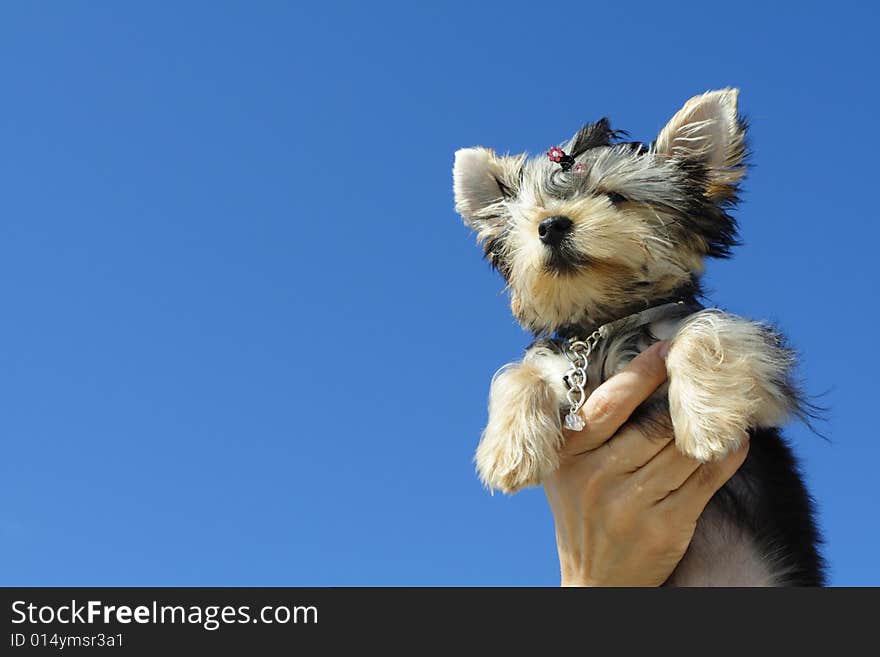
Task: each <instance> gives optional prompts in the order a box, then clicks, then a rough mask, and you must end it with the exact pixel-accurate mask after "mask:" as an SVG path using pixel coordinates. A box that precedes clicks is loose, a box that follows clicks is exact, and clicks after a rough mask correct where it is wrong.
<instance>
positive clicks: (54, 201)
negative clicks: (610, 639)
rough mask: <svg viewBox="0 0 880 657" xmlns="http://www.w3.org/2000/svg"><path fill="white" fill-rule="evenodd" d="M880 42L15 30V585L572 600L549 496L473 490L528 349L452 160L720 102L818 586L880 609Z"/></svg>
mask: <svg viewBox="0 0 880 657" xmlns="http://www.w3.org/2000/svg"><path fill="white" fill-rule="evenodd" d="M877 11H878V10H877V9H876V8H875V7H874V6H871V5H869V4H868V3H861V2H859V3H856V2H837V3H833V4H822V5H821V6H815V7H814V6H811V5H809V4H805V3H789V4H787V6H785V7H782V6H778V5H776V4H771V3H766V2H761V3H758V2H754V3H750V2H745V3H737V4H736V5H735V6H731V5H727V4H717V3H716V4H713V3H705V2H700V3H675V6H674V7H673V6H672V5H667V4H665V3H653V2H636V3H626V2H614V3H598V2H593V3H516V2H510V1H505V2H487V3H475V2H468V3H446V4H444V5H443V6H442V7H441V6H439V3H438V6H431V5H430V3H429V4H424V3H399V4H390V3H354V2H353V3H346V4H339V3H320V6H319V5H318V4H317V3H315V4H314V5H312V6H308V7H307V6H304V4H303V3H293V2H261V3H246V2H236V3H228V2H210V3H209V2H188V3H136V4H135V3H125V4H124V5H123V4H120V3H111V2H94V3H88V4H86V3H60V2H40V3H4V5H3V7H2V8H0V80H2V84H3V88H2V98H3V101H2V106H0V179H2V190H3V192H2V195H0V281H2V283H0V291H2V297H0V298H2V315H0V345H2V347H0V440H2V446H3V458H2V460H0V473H2V476H0V556H2V559H3V561H4V563H5V564H6V567H5V568H3V569H2V573H3V574H2V577H0V584H6V585H12V584H15V585H127V584H130V585H346V584H348V585H413V584H428V585H446V584H461V585H471V584H479V585H483V584H486V585H506V584H522V585H554V584H556V583H557V582H558V575H557V562H556V553H555V543H554V538H553V526H552V519H551V516H550V513H549V510H548V507H547V504H546V501H545V499H544V496H543V493H542V492H541V491H540V490H531V491H527V492H524V493H521V494H518V495H516V496H514V497H510V498H506V497H504V496H499V495H496V496H494V497H491V496H489V495H488V494H487V493H486V492H485V491H484V490H482V489H481V487H480V485H479V483H478V481H477V479H476V477H475V475H474V473H473V466H472V462H471V459H472V454H473V450H474V448H475V446H476V442H477V438H478V436H479V432H480V430H481V428H482V425H483V423H484V421H485V401H486V394H487V391H488V384H489V379H490V377H491V375H492V373H493V372H494V371H495V370H496V369H497V368H498V367H499V366H500V365H501V364H503V363H505V362H507V361H509V360H512V359H515V358H517V357H518V356H519V355H520V353H521V351H522V348H523V347H524V346H525V345H526V344H527V343H528V341H529V338H528V336H527V335H525V334H524V333H523V332H522V331H521V330H520V329H519V328H518V326H517V325H516V324H515V323H514V321H513V319H512V318H511V316H510V313H509V310H508V308H507V305H506V300H505V298H504V297H503V296H502V295H501V290H502V284H501V282H500V280H499V279H498V278H497V276H496V275H495V274H494V273H493V272H492V271H490V269H489V267H488V265H486V264H485V262H483V261H482V260H481V259H480V256H479V252H478V250H477V249H476V247H475V246H474V239H473V236H472V235H470V234H469V233H468V231H467V230H466V228H465V227H464V226H463V225H462V223H461V220H460V219H459V217H458V216H457V215H456V214H455V213H454V211H453V207H452V194H451V166H452V154H453V152H454V151H455V150H456V149H457V148H459V147H462V146H470V145H475V144H483V145H487V146H491V147H494V148H497V149H499V150H510V151H520V150H529V151H531V152H539V151H541V150H544V149H546V147H547V146H548V145H549V144H550V143H555V142H558V141H560V140H561V139H563V138H565V137H567V136H569V135H570V134H571V133H572V132H574V130H576V129H577V128H578V127H579V126H580V125H581V124H582V123H584V122H587V121H591V120H595V119H597V118H599V117H601V116H603V115H608V116H610V117H611V118H612V121H613V123H614V125H615V126H616V127H620V128H625V129H627V130H628V131H630V133H631V134H632V136H633V138H636V139H641V140H646V141H648V140H650V139H652V138H653V137H654V135H655V134H656V133H657V131H658V130H659V129H660V128H661V127H662V125H663V124H664V123H665V121H666V120H667V119H668V118H669V117H670V116H671V115H672V113H674V112H675V110H676V109H677V108H678V107H679V106H680V105H681V104H682V103H683V102H684V101H685V100H686V99H687V98H689V97H690V96H692V95H694V94H696V93H700V92H702V91H705V90H707V89H712V88H718V87H722V86H727V85H732V86H738V87H740V88H741V89H742V95H741V109H742V110H743V111H744V112H745V113H746V114H747V115H748V117H749V119H750V121H751V125H752V129H751V140H752V146H753V149H754V153H755V154H754V158H753V161H754V164H755V166H754V168H753V169H752V173H751V177H750V178H749V180H748V183H747V186H746V193H745V202H744V203H743V205H742V207H741V209H740V211H739V214H738V217H739V218H740V220H741V224H742V233H743V238H744V241H745V243H746V244H745V246H744V247H742V248H740V249H739V250H738V252H737V255H736V257H735V258H734V259H733V260H731V261H729V262H715V263H711V265H710V267H709V275H708V279H707V283H708V287H709V288H710V289H711V290H712V294H711V296H710V300H711V301H712V302H713V303H715V304H718V305H721V306H723V307H725V308H727V309H729V310H731V311H734V312H737V313H739V314H742V315H746V316H750V317H755V318H764V319H770V320H774V321H776V322H778V323H779V325H780V326H781V327H782V328H783V329H784V330H785V332H786V333H787V334H788V335H789V336H790V338H791V341H792V342H793V344H794V345H795V346H796V347H797V348H798V349H799V350H800V351H801V353H802V354H803V367H802V370H801V373H802V376H803V378H804V379H805V381H806V382H807V389H808V390H809V391H810V392H811V393H813V394H821V395H822V397H821V398H820V400H819V401H820V403H822V404H824V405H826V406H828V407H830V409H831V413H830V420H829V422H828V423H827V424H826V425H824V426H823V427H822V429H823V431H824V432H825V433H827V434H828V436H829V437H830V438H831V443H830V444H829V443H826V442H824V441H822V440H821V439H819V438H817V437H816V436H814V435H813V434H811V433H810V432H809V431H808V430H806V429H805V428H804V427H803V426H798V425H793V426H791V427H790V428H789V430H788V435H789V436H790V437H791V438H792V441H793V442H794V444H795V445H796V449H797V452H798V454H799V455H800V456H801V458H802V461H803V467H804V470H805V473H806V477H807V479H808V481H809V484H810V486H811V488H812V490H813V492H814V494H815V496H816V498H817V499H818V500H819V503H820V516H819V518H820V523H821V526H822V529H823V531H824V533H825V535H826V538H827V541H828V545H827V550H826V553H827V556H828V558H829V561H830V565H831V581H832V583H833V584H838V585H861V584H873V585H878V584H880V565H878V562H877V559H876V555H877V553H878V552H880V528H878V522H877V519H878V511H877V508H878V506H877V505H878V500H880V494H878V487H877V483H876V482H877V475H876V473H877V469H878V456H880V446H878V441H877V439H876V436H877V430H876V426H877V420H876V419H875V416H874V411H875V410H876V408H877V407H876V406H875V404H876V403H877V401H876V398H877V383H876V381H877V373H878V370H880V360H878V357H877V350H876V346H875V342H876V335H877V328H876V327H877V324H878V321H880V311H878V307H877V306H878V304H877V293H876V289H877V283H878V280H877V279H878V276H877V270H876V268H877V259H878V258H877V244H878V239H880V230H878V216H877V215H878V211H877V209H876V206H877V203H876V202H875V200H874V196H875V194H876V189H877V166H876V158H877V152H878V147H880V143H878V136H877V126H876V116H877V106H878V101H880V92H878V90H877V88H876V67H877V63H878V62H877V54H876V31H877V28H878V27H880V25H878V17H877ZM862 345H864V346H862Z"/></svg>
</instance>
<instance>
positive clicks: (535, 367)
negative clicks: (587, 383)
mask: <svg viewBox="0 0 880 657" xmlns="http://www.w3.org/2000/svg"><path fill="white" fill-rule="evenodd" d="M567 369H568V361H567V360H566V359H565V357H564V356H563V355H561V354H559V353H555V352H554V351H553V350H552V349H551V348H549V347H548V346H547V345H545V344H542V343H537V344H536V345H534V346H532V347H530V348H529V350H528V351H527V352H526V355H525V357H524V358H523V360H522V362H519V363H510V364H508V365H505V366H504V367H503V368H501V369H500V370H499V371H498V373H497V374H496V375H495V376H494V377H493V378H492V387H491V390H490V392H489V422H488V424H487V425H486V428H485V430H484V431H483V435H482V438H481V439H480V445H479V447H478V448H477V454H476V458H475V460H476V464H477V471H478V472H479V474H480V479H481V480H482V481H483V483H484V484H486V486H488V487H489V488H490V489H492V490H494V489H498V490H501V491H503V492H505V493H513V492H516V491H517V490H519V489H521V488H525V487H527V486H537V485H539V484H540V483H541V480H542V479H543V478H544V477H545V476H547V475H548V474H550V473H551V472H553V471H554V470H555V469H556V468H557V467H558V466H559V448H560V447H561V446H562V422H561V416H560V407H561V404H562V402H563V400H564V399H565V390H564V383H563V377H564V376H565V372H566V370H567Z"/></svg>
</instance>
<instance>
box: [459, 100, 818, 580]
mask: <svg viewBox="0 0 880 657" xmlns="http://www.w3.org/2000/svg"><path fill="white" fill-rule="evenodd" d="M737 96H738V91H737V90H736V89H722V90H719V91H712V92H709V93H705V94H703V95H700V96H696V97H694V98H691V99H690V100H689V101H688V102H687V103H685V104H684V106H683V107H682V108H681V110H679V111H678V113H676V114H675V116H673V117H672V119H671V120H670V121H669V123H668V124H667V125H666V126H665V127H664V128H663V130H661V131H660V134H659V135H658V136H657V138H656V139H655V140H654V142H653V143H652V144H650V145H649V146H648V145H644V144H641V143H638V142H631V141H625V140H624V139H623V138H624V136H625V134H626V133H623V132H619V131H615V130H613V129H612V128H611V126H610V124H609V122H608V120H607V119H602V120H600V121H598V122H596V123H592V124H589V125H586V126H584V127H583V128H581V129H580V130H579V131H578V133H577V134H576V135H575V136H574V137H572V138H571V139H570V140H569V141H567V142H566V143H564V144H561V145H559V146H555V147H553V148H551V149H550V151H549V152H548V153H547V154H546V155H543V156H541V157H537V158H533V159H528V158H527V157H526V156H525V155H499V154H496V153H495V152H494V151H492V150H490V149H488V148H479V147H478V148H467V149H462V150H459V151H458V152H457V153H456V154H455V166H454V170H453V179H454V192H455V207H456V210H457V211H458V212H459V213H460V214H461V216H462V217H463V218H464V221H465V223H466V224H467V225H468V226H469V227H470V228H472V229H473V230H474V231H476V234H477V238H478V241H479V243H480V244H481V245H482V248H483V250H484V252H485V256H486V258H487V259H488V261H489V262H490V263H491V265H492V266H493V267H494V268H496V269H497V270H498V271H499V272H500V273H501V275H502V276H503V277H504V279H505V281H506V283H507V286H508V288H509V290H510V295H511V301H510V303H511V308H512V310H513V314H514V316H515V317H516V318H517V319H518V320H519V322H520V323H521V324H522V326H523V327H524V328H525V329H527V330H528V331H530V332H531V333H533V334H534V335H535V337H536V341H535V342H534V343H533V344H532V345H531V346H530V347H528V348H527V350H526V353H525V356H524V358H523V359H522V361H520V362H518V363H511V364H509V365H506V366H505V367H503V368H501V370H499V372H498V373H497V374H496V375H495V377H494V378H493V380H492V384H491V390H490V393H489V420H488V424H487V426H486V428H485V430H484V431H483V435H482V438H481V440H480V444H479V447H478V449H477V454H476V463H477V469H478V472H479V475H480V478H481V479H482V480H483V482H484V483H485V484H486V485H487V486H488V487H489V488H490V489H498V490H501V491H504V492H507V493H512V492H515V491H517V490H519V489H521V488H524V487H527V486H535V485H539V484H540V483H541V481H542V480H543V479H544V478H545V477H546V476H547V475H548V474H550V473H551V472H553V471H554V470H555V469H556V468H557V467H558V465H559V449H560V447H561V446H562V443H563V441H564V436H563V426H566V427H568V428H570V429H575V430H576V429H579V428H581V427H582V426H583V420H582V419H581V417H580V416H579V414H578V412H579V409H580V406H581V405H582V404H583V400H584V399H585V397H586V396H587V395H588V394H589V392H590V391H591V390H594V389H595V388H596V387H597V386H598V385H599V384H600V383H602V382H603V381H604V380H606V379H607V378H608V377H610V376H611V375H613V374H614V373H615V372H617V371H618V370H620V369H621V368H622V367H623V366H625V365H626V364H627V363H628V362H629V361H630V360H631V359H632V358H633V357H634V356H635V355H636V354H638V353H639V352H641V351H642V350H644V349H646V348H647V347H648V346H650V345H651V344H652V343H653V342H656V341H658V340H670V341H671V342H670V347H669V352H668V355H667V358H666V367H667V371H668V383H667V385H664V386H663V387H662V388H661V389H660V390H659V391H658V393H657V394H655V395H654V396H653V397H652V398H651V399H649V400H648V401H647V402H646V403H645V404H643V406H642V407H641V408H640V409H638V411H637V412H636V414H634V416H633V418H631V421H632V422H639V423H641V427H642V428H643V430H644V431H645V433H646V434H647V436H650V434H651V432H657V431H666V432H668V431H670V430H674V434H675V441H676V445H677V446H678V448H679V449H680V450H681V451H682V452H683V453H684V454H687V455H689V456H691V457H693V458H695V459H697V460H699V461H702V462H708V461H712V460H715V459H719V458H721V457H723V456H725V455H726V454H728V453H729V452H730V451H732V450H734V449H736V448H737V447H739V446H740V445H741V444H742V442H743V441H744V440H745V439H746V437H747V436H750V437H751V443H750V451H749V455H748V458H747V460H746V462H745V464H744V465H743V466H742V467H741V468H740V470H739V471H738V472H737V474H736V475H734V477H733V478H732V479H731V480H730V481H729V482H728V483H727V484H726V485H725V486H724V488H723V489H722V490H721V491H719V493H718V494H716V495H715V497H714V498H713V499H712V501H711V502H710V504H709V506H707V508H706V510H705V511H704V513H703V515H702V516H701V518H700V522H699V523H698V527H697V532H696V533H695V535H694V539H693V541H692V542H691V546H690V548H689V549H688V552H687V554H686V555H685V557H684V558H683V559H682V561H681V563H680V564H679V566H678V567H677V569H676V571H675V572H674V573H673V575H672V576H671V577H670V579H669V581H668V582H667V584H669V585H676V586H684V585H720V586H737V585H742V586H752V585H770V586H772V585H813V586H818V585H822V584H823V581H824V575H823V562H822V558H821V556H820V555H819V551H818V544H819V540H820V539H819V534H818V531H817V529H816V526H815V522H814V519H813V509H812V503H811V500H810V497H809V495H808V493H807V491H806V488H805V487H804V484H803V481H802V479H801V476H800V474H799V472H798V468H797V464H796V461H795V459H794V457H793V455H792V453H791V451H790V449H789V447H788V445H787V444H786V442H785V441H784V440H783V438H782V437H781V435H780V434H779V431H778V429H777V428H778V427H779V426H781V425H782V424H783V423H784V422H785V421H786V419H787V418H789V417H790V416H792V415H795V416H801V417H803V416H804V414H805V412H806V410H805V404H804V402H803V399H802V396H801V394H800V393H799V391H798V389H797V387H796V386H795V384H794V381H793V377H792V368H793V365H794V359H793V354H792V352H791V351H790V350H789V349H788V348H787V347H786V346H785V341H784V339H783V338H782V336H781V335H779V334H778V333H777V332H775V331H774V330H773V329H772V328H771V327H770V326H768V325H766V324H763V323H757V322H753V321H750V320H747V319H743V318H741V317H737V316H735V315H731V314H729V313H726V312H722V311H720V310H717V309H704V308H703V307H702V306H701V305H700V303H699V299H700V298H702V295H701V292H700V283H699V280H700V276H701V273H702V271H703V266H704V259H705V258H707V257H716V258H724V257H727V256H728V255H729V254H730V249H731V247H733V246H735V245H736V244H737V224H736V221H735V220H734V218H733V217H732V216H731V214H730V213H731V211H732V209H733V208H734V206H735V205H736V203H737V200H738V194H739V191H740V187H739V186H740V182H741V181H742V179H743V177H744V175H745V168H746V163H745V158H746V141H745V139H746V125H745V122H744V121H743V120H742V118H741V117H740V116H739V114H738V110H737ZM563 418H564V419H563ZM646 439H649V438H646Z"/></svg>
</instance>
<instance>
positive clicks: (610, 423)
mask: <svg viewBox="0 0 880 657" xmlns="http://www.w3.org/2000/svg"><path fill="white" fill-rule="evenodd" d="M665 345H666V343H665V342H658V343H656V344H654V345H652V346H651V347H650V348H648V349H646V350H645V351H643V352H642V353H640V354H639V355H638V356H636V357H635V358H633V360H632V361H631V362H630V363H629V364H628V365H627V366H626V367H624V368H623V369H622V370H621V371H620V372H618V373H617V374H615V375H614V376H612V377H611V378H610V379H608V380H607V381H606V382H605V383H603V384H602V385H600V386H599V387H598V388H596V389H595V390H594V391H593V393H592V394H591V395H590V396H589V397H588V398H587V401H586V402H585V403H584V406H583V408H582V409H581V416H582V417H583V419H584V422H586V426H585V427H584V428H583V430H581V431H578V432H576V433H570V434H569V435H568V439H567V440H566V444H565V447H564V448H563V451H564V452H565V453H568V454H580V453H582V452H587V451H590V450H592V449H596V448H597V447H598V446H599V445H601V444H602V443H604V442H605V441H606V440H608V439H609V438H610V437H611V436H613V435H614V433H615V432H616V431H617V430H618V429H619V428H620V427H621V425H622V424H623V423H624V422H626V420H627V418H629V416H630V415H631V414H632V412H633V411H634V410H635V409H636V407H637V406H638V405H639V404H641V403H642V402H643V401H645V400H646V399H647V398H648V397H650V396H651V393H653V392H654V391H655V390H656V389H657V387H658V386H660V384H661V383H663V381H665V380H666V363H665V362H664V361H663V359H662V358H661V357H660V354H659V353H658V352H659V351H660V349H661V347H664V346H665Z"/></svg>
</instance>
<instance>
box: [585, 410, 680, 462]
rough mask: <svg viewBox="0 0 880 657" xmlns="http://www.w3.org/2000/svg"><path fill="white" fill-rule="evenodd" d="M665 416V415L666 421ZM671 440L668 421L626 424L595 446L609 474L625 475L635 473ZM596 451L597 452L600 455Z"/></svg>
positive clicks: (672, 435) (630, 422)
mask: <svg viewBox="0 0 880 657" xmlns="http://www.w3.org/2000/svg"><path fill="white" fill-rule="evenodd" d="M661 417H662V416H661ZM668 417H669V416H668V415H666V416H665V418H666V419H667V420H668ZM674 437H675V434H674V433H673V431H672V424H671V423H669V422H668V421H666V422H663V421H656V422H655V421H652V422H650V423H648V422H645V421H641V422H633V421H629V422H627V423H626V424H624V425H623V426H622V427H621V428H620V429H618V430H617V433H616V434H614V435H613V436H612V437H611V439H610V440H608V441H607V442H606V443H605V444H604V445H602V446H601V447H599V450H601V453H602V455H603V456H604V459H605V463H607V465H606V466H605V467H607V468H608V470H609V472H614V473H615V474H628V473H633V472H635V471H637V470H638V469H640V468H641V467H643V466H644V465H645V464H646V463H648V462H649V461H650V460H651V459H653V458H654V457H655V456H657V454H658V453H660V451H661V450H663V448H664V447H666V445H668V444H669V443H670V442H671V441H672V439H673V438H674ZM599 450H597V453H600V452H599Z"/></svg>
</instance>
